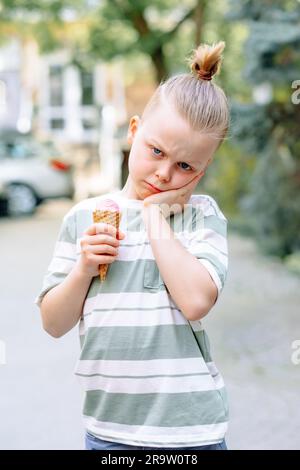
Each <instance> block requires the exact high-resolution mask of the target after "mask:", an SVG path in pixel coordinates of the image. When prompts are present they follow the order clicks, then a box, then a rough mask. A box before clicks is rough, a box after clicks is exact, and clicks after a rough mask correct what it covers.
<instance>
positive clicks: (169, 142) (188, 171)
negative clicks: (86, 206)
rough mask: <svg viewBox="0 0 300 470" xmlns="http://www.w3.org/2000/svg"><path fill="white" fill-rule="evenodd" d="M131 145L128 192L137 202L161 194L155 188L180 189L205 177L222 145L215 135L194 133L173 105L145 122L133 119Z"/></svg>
mask: <svg viewBox="0 0 300 470" xmlns="http://www.w3.org/2000/svg"><path fill="white" fill-rule="evenodd" d="M128 142H129V144H131V150H130V155H129V178H128V182H127V185H126V191H127V195H128V197H130V198H133V199H145V198H146V197H148V196H150V195H151V194H155V193H157V192H158V191H156V190H155V188H158V189H160V190H161V191H167V190H170V189H178V188H180V187H182V186H185V185H186V184H188V183H189V182H190V181H191V180H192V179H193V178H195V176H196V175H199V174H200V173H201V174H202V175H203V174H204V172H205V169H206V168H207V166H208V165H209V164H210V162H211V160H212V157H213V154H214V152H215V150H216V149H217V147H218V144H219V142H218V140H217V139H215V138H214V137H213V136H211V135H209V134H207V133H201V132H200V131H194V130H192V129H191V128H190V126H189V124H188V123H187V122H186V121H185V120H184V119H183V118H182V117H181V116H180V115H179V114H178V113H177V112H176V110H175V109H174V108H173V107H171V105H169V104H164V105H160V106H159V107H157V108H156V109H154V110H153V111H152V112H151V113H150V114H149V115H148V116H147V118H146V119H145V121H144V122H141V120H140V118H139V117H138V116H133V117H132V118H131V120H130V124H129V129H128ZM196 184H197V182H196V183H195V185H196ZM151 185H152V186H154V187H155V188H153V187H151Z"/></svg>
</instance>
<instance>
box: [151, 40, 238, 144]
mask: <svg viewBox="0 0 300 470" xmlns="http://www.w3.org/2000/svg"><path fill="white" fill-rule="evenodd" d="M224 47H225V42H223V41H220V42H218V43H217V44H213V45H212V46H209V45H207V44H201V45H200V46H199V47H198V48H197V49H194V50H193V52H192V55H191V57H189V58H188V59H187V61H188V63H189V65H190V68H191V73H184V74H179V75H175V76H173V77H170V78H169V79H168V80H166V81H165V82H163V81H162V82H161V83H160V85H159V86H158V88H157V89H156V91H155V92H154V94H153V95H152V97H151V98H150V100H149V102H148V103H147V105H146V107H145V109H144V112H143V115H142V120H143V119H145V118H146V116H147V114H149V113H150V112H151V111H152V110H153V109H154V108H155V107H156V106H158V105H159V104H161V103H163V102H164V101H165V100H167V101H169V100H171V103H172V104H173V105H174V106H175V109H176V110H177V111H178V113H179V114H180V115H181V116H182V117H183V118H185V119H186V120H187V122H188V123H189V124H190V126H191V128H192V129H193V130H199V131H204V132H208V133H209V134H213V135H214V137H215V138H217V139H220V143H222V140H223V139H224V137H225V136H226V133H227V131H228V127H229V107H228V102H227V98H226V96H225V93H224V91H223V90H222V89H221V88H220V87H219V86H218V85H216V84H215V83H212V81H211V80H212V77H213V75H215V74H217V73H218V72H219V70H220V65H221V60H222V55H221V54H222V52H223V49H224Z"/></svg>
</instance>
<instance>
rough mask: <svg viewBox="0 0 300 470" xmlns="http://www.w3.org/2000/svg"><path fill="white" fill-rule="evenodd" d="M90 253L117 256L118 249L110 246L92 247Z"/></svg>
mask: <svg viewBox="0 0 300 470" xmlns="http://www.w3.org/2000/svg"><path fill="white" fill-rule="evenodd" d="M88 251H89V252H91V253H94V254H97V255H102V254H103V255H112V256H117V254H118V249H117V248H115V247H114V246H110V245H90V246H89V247H88Z"/></svg>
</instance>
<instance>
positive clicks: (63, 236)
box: [34, 211, 76, 307]
mask: <svg viewBox="0 0 300 470" xmlns="http://www.w3.org/2000/svg"><path fill="white" fill-rule="evenodd" d="M75 263H76V223H75V213H73V214H72V213H71V211H69V212H68V213H67V214H66V215H65V217H64V219H63V222H62V224H61V227H60V230H59V234H58V237H57V241H56V243H55V248H54V252H53V256H52V259H51V261H50V264H49V266H48V269H47V271H46V273H45V276H44V279H43V283H42V288H41V291H40V293H39V294H38V296H37V297H36V298H35V300H34V303H35V304H36V305H38V307H40V306H41V302H42V300H43V297H44V296H45V294H46V293H47V292H48V291H49V290H50V289H52V288H53V287H55V286H57V285H58V284H60V283H61V282H62V281H63V280H64V279H65V278H66V276H67V275H68V274H69V273H70V272H71V270H72V269H73V267H74V265H75Z"/></svg>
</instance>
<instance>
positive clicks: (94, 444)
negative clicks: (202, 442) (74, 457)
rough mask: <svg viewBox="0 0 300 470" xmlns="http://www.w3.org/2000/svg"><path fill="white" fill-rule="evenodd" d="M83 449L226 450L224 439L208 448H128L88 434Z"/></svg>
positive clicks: (125, 445)
mask: <svg viewBox="0 0 300 470" xmlns="http://www.w3.org/2000/svg"><path fill="white" fill-rule="evenodd" d="M85 447H86V450H161V451H163V450H227V447H226V443H225V439H223V441H221V442H218V443H217V444H211V445H208V446H196V447H178V448H175V447H174V448H170V447H141V446H129V445H127V444H120V443H118V442H110V441H104V440H102V439H99V438H98V437H95V436H93V435H92V434H90V433H89V432H86V434H85Z"/></svg>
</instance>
